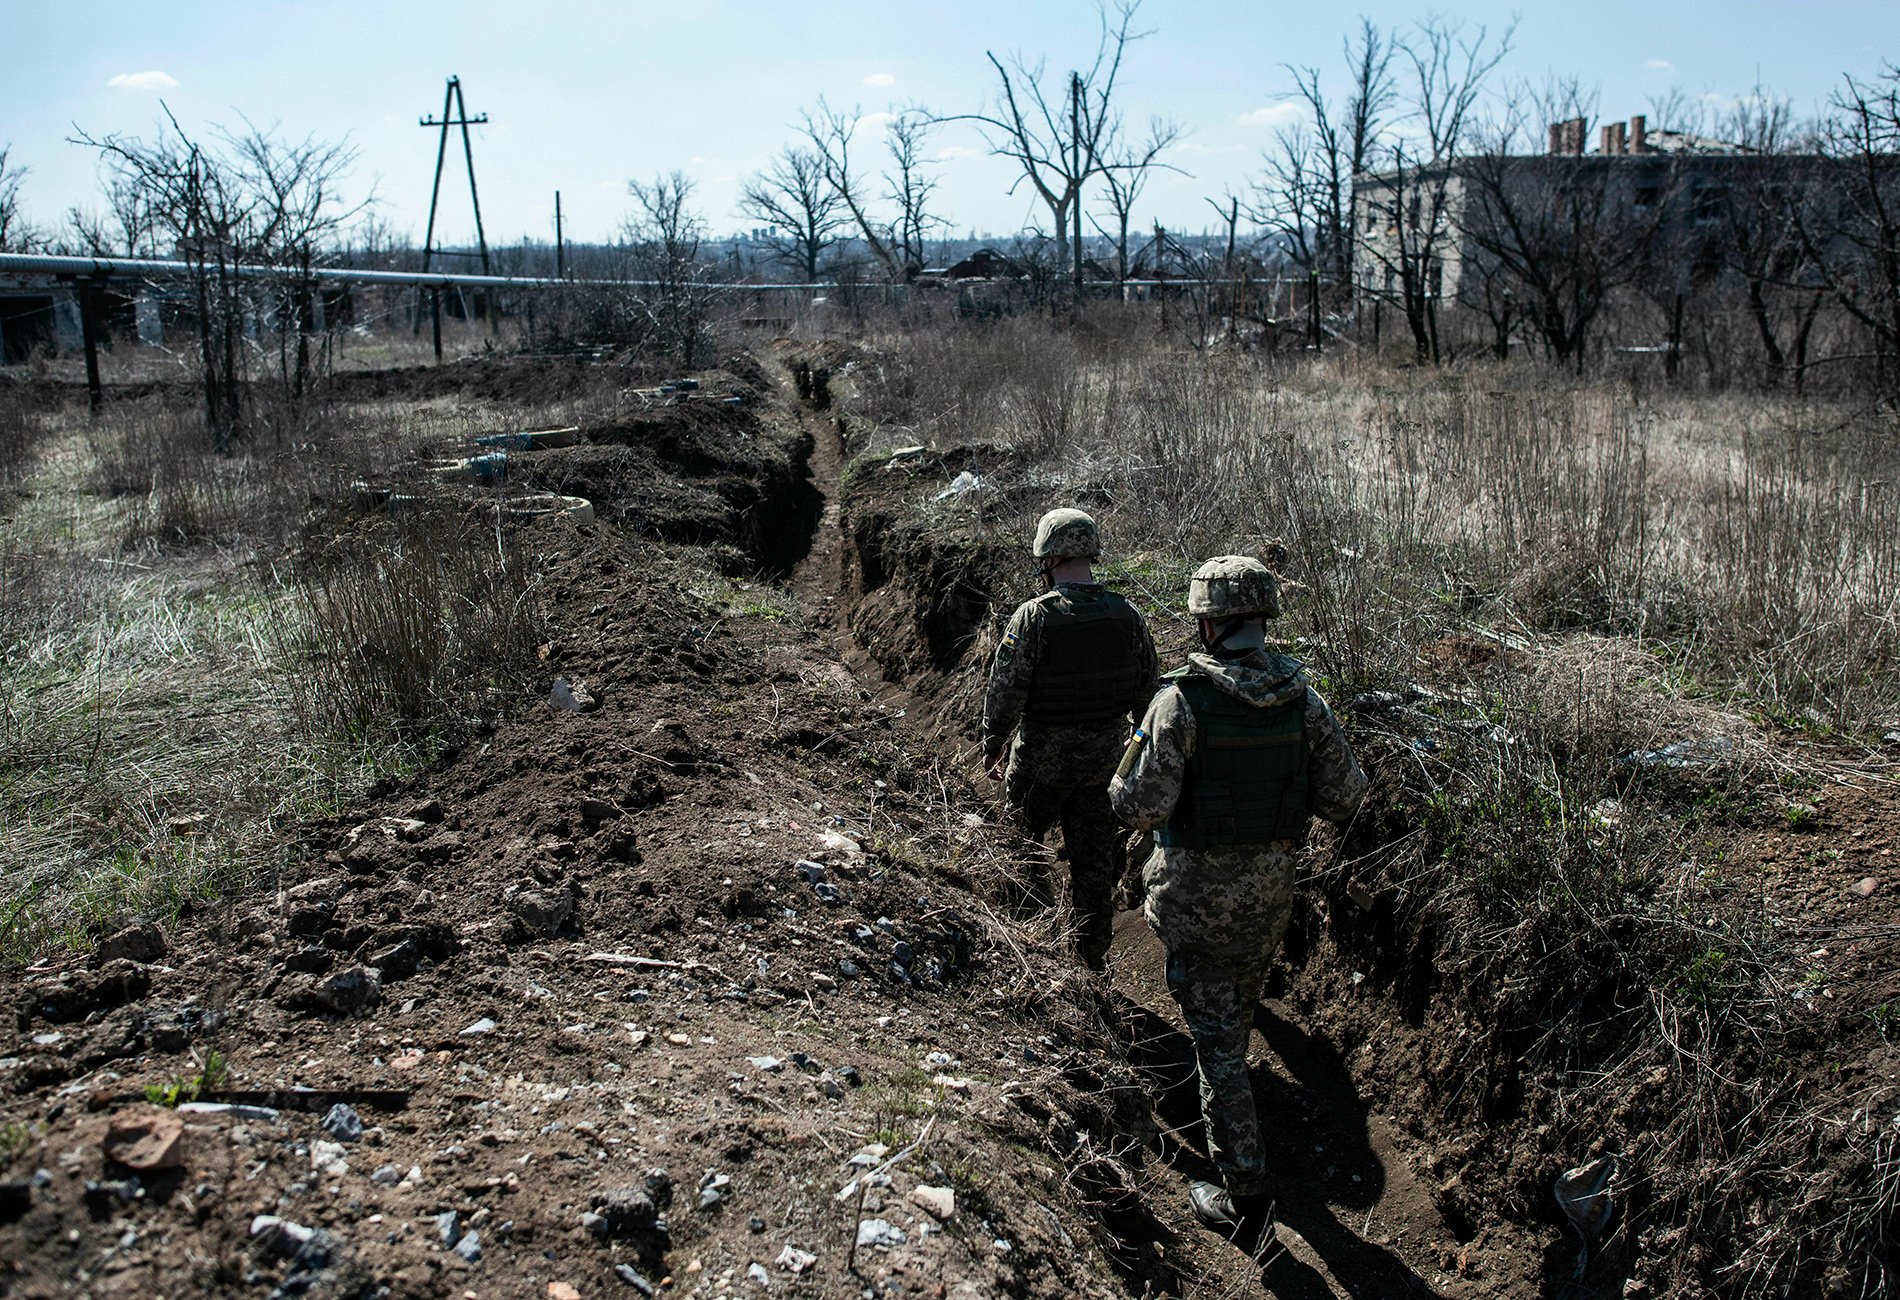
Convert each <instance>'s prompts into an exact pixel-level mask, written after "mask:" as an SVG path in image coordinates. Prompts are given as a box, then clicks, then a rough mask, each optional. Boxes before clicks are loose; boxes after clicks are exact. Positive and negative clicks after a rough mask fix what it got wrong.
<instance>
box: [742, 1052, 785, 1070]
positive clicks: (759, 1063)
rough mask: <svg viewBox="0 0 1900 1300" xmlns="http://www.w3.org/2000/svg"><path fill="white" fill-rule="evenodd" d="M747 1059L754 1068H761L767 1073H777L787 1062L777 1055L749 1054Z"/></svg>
mask: <svg viewBox="0 0 1900 1300" xmlns="http://www.w3.org/2000/svg"><path fill="white" fill-rule="evenodd" d="M745 1059H746V1062H747V1064H749V1065H751V1067H752V1068H753V1069H755V1070H761V1071H763V1072H765V1073H766V1074H777V1073H778V1072H779V1071H780V1070H783V1069H784V1068H785V1062H783V1061H781V1060H779V1059H778V1057H776V1056H748V1057H746V1058H745Z"/></svg>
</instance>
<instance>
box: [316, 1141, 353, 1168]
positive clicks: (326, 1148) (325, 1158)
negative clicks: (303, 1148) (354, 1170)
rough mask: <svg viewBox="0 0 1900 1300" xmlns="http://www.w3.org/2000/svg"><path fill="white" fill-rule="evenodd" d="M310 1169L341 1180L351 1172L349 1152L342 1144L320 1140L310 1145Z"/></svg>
mask: <svg viewBox="0 0 1900 1300" xmlns="http://www.w3.org/2000/svg"><path fill="white" fill-rule="evenodd" d="M310 1167H311V1168H312V1169H314V1170H316V1171H317V1172H318V1173H320V1174H322V1175H324V1176H325V1177H327V1178H341V1177H342V1176H343V1175H344V1174H347V1173H349V1172H350V1159H349V1152H347V1151H345V1150H344V1149H343V1144H342V1143H341V1142H327V1141H325V1140H324V1139H322V1138H318V1139H317V1140H316V1141H314V1142H312V1143H311V1144H310Z"/></svg>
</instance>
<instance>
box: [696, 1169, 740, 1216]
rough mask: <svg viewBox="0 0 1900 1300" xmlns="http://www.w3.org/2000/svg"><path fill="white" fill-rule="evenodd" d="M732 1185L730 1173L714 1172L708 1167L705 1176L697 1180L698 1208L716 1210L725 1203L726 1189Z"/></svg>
mask: <svg viewBox="0 0 1900 1300" xmlns="http://www.w3.org/2000/svg"><path fill="white" fill-rule="evenodd" d="M730 1186H732V1176H731V1175H730V1174H719V1173H714V1172H713V1171H712V1170H710V1169H708V1170H707V1171H706V1176H705V1177H704V1178H702V1179H700V1181H699V1208H700V1209H701V1210H716V1209H718V1208H719V1207H720V1206H722V1205H724V1204H725V1203H726V1196H727V1192H726V1189H727V1188H728V1187H730Z"/></svg>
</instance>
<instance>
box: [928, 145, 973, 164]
mask: <svg viewBox="0 0 1900 1300" xmlns="http://www.w3.org/2000/svg"><path fill="white" fill-rule="evenodd" d="M982 156H983V151H982V150H981V149H972V148H971V147H970V146H969V145H967V144H952V145H945V146H944V147H943V148H941V149H939V150H937V161H938V162H955V161H956V160H957V159H959V158H981V157H982Z"/></svg>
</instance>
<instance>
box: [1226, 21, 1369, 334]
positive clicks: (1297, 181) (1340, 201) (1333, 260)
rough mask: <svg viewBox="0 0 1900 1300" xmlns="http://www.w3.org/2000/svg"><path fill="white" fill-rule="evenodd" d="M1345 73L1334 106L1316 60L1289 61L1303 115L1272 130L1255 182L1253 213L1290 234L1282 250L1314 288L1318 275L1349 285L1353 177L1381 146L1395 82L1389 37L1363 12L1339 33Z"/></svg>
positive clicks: (1354, 241) (1344, 291)
mask: <svg viewBox="0 0 1900 1300" xmlns="http://www.w3.org/2000/svg"><path fill="white" fill-rule="evenodd" d="M1344 52H1345V56H1346V65H1347V68H1348V72H1349V75H1350V78H1351V84H1350V88H1349V89H1348V91H1347V94H1346V101H1345V103H1344V104H1343V105H1341V106H1340V107H1338V108H1335V107H1334V106H1333V102H1332V100H1331V99H1330V98H1329V97H1328V96H1327V95H1326V93H1325V91H1324V89H1323V88H1322V86H1321V83H1320V72H1319V69H1318V68H1312V67H1307V68H1289V69H1288V71H1289V72H1291V73H1292V74H1293V79H1294V84H1295V87H1296V90H1295V93H1296V94H1297V95H1298V96H1299V98H1300V99H1301V100H1302V101H1304V102H1305V105H1306V116H1307V121H1306V122H1305V123H1303V124H1301V125H1299V126H1295V127H1292V128H1288V129H1284V130H1282V131H1280V132H1279V133H1277V138H1276V140H1275V142H1274V147H1273V149H1272V150H1271V151H1270V152H1269V153H1268V155H1267V160H1266V171H1265V175H1264V177H1263V179H1262V181H1261V183H1260V184H1259V185H1257V186H1256V187H1255V192H1256V199H1255V203H1254V211H1255V214H1256V216H1255V219H1256V220H1258V221H1260V223H1261V224H1262V225H1266V226H1268V227H1269V228H1271V229H1273V230H1275V231H1276V232H1278V233H1279V234H1281V235H1282V236H1283V237H1285V238H1287V239H1288V240H1289V251H1290V252H1291V253H1292V254H1293V256H1294V257H1295V260H1296V261H1297V262H1298V263H1299V265H1300V266H1301V268H1302V269H1303V270H1305V271H1306V272H1307V273H1308V276H1309V281H1310V286H1311V288H1312V290H1313V291H1314V292H1315V293H1317V291H1318V288H1319V281H1320V279H1321V278H1322V277H1324V278H1325V279H1328V280H1330V281H1332V283H1333V286H1334V292H1335V293H1337V294H1339V295H1342V296H1344V295H1349V294H1350V293H1351V292H1352V286H1353V284H1354V283H1355V281H1354V272H1355V271H1356V269H1357V268H1356V266H1355V260H1356V253H1357V249H1358V228H1357V226H1356V225H1355V224H1354V222H1353V213H1352V188H1353V181H1354V180H1355V179H1356V178H1357V177H1358V176H1359V175H1360V174H1361V173H1362V172H1364V171H1366V170H1367V168H1368V167H1369V166H1370V165H1371V163H1372V159H1373V155H1374V152H1375V150H1376V149H1378V148H1379V147H1380V146H1381V141H1382V138H1383V133H1384V131H1385V128H1386V126H1387V119H1388V116H1389V115H1390V114H1391V112H1392V111H1393V107H1394V104H1395V102H1396V97H1397V87H1396V86H1395V85H1394V82H1393V76H1392V57H1393V53H1394V45H1393V39H1392V37H1391V36H1389V35H1388V34H1386V33H1385V32H1383V31H1381V30H1380V29H1379V28H1378V26H1377V25H1375V24H1374V23H1373V22H1372V21H1371V20H1369V19H1362V20H1361V21H1360V25H1359V32H1358V34H1357V35H1356V36H1351V37H1348V38H1347V39H1346V44H1345V51H1344Z"/></svg>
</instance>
